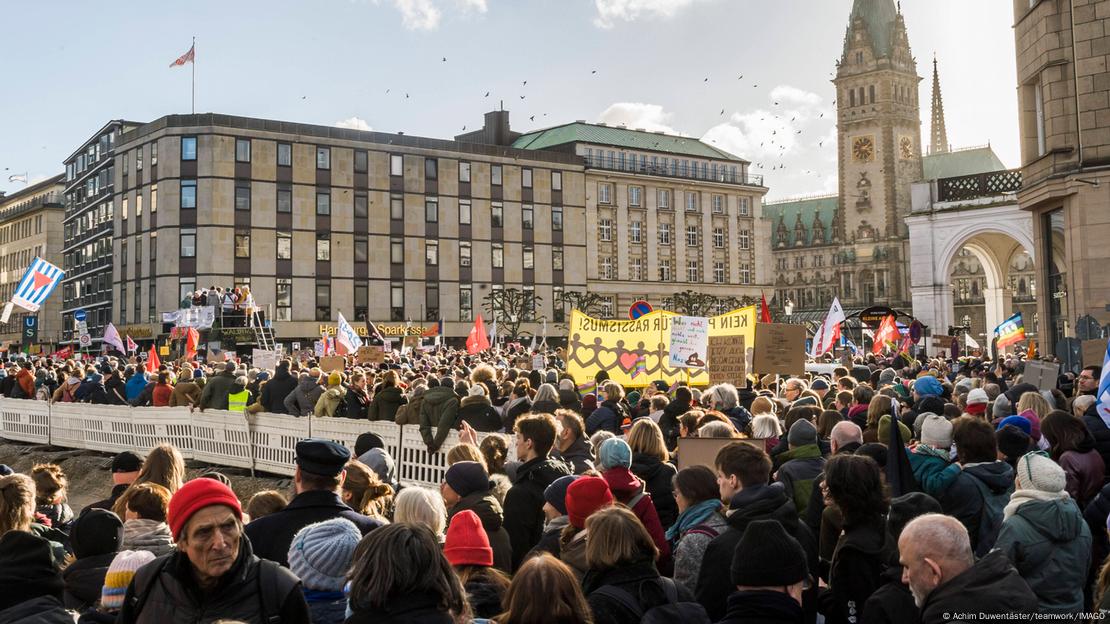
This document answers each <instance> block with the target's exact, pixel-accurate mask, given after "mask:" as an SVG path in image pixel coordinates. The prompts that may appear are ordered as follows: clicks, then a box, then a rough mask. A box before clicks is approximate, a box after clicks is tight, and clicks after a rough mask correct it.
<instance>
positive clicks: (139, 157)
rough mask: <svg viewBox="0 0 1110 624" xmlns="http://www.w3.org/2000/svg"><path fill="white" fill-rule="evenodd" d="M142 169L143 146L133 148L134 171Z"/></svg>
mask: <svg viewBox="0 0 1110 624" xmlns="http://www.w3.org/2000/svg"><path fill="white" fill-rule="evenodd" d="M142 170H143V148H141V147H140V148H138V149H136V150H135V171H142Z"/></svg>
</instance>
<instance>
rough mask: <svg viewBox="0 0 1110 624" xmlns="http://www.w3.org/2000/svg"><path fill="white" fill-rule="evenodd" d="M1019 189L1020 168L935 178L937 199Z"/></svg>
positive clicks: (986, 194) (944, 199)
mask: <svg viewBox="0 0 1110 624" xmlns="http://www.w3.org/2000/svg"><path fill="white" fill-rule="evenodd" d="M1020 190H1021V169H1009V170H1006V171H991V172H990V173H977V174H975V175H968V176H959V177H956V178H941V179H939V180H937V200H938V201H942V202H947V201H964V200H969V199H978V198H981V197H993V196H996V195H1003V194H1006V193H1016V192H1018V191H1020Z"/></svg>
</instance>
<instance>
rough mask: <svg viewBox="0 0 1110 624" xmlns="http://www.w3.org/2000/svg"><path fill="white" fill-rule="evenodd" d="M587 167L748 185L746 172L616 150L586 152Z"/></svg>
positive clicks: (726, 166)
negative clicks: (743, 177) (745, 177)
mask: <svg viewBox="0 0 1110 624" xmlns="http://www.w3.org/2000/svg"><path fill="white" fill-rule="evenodd" d="M585 158H586V166H588V167H598V168H601V169H614V170H617V171H634V172H639V173H649V174H655V175H670V176H672V177H684V178H694V179H699V180H713V181H718V182H736V183H745V182H747V180H746V179H742V176H745V175H746V173H747V172H746V171H745V169H744V168H742V167H740V168H738V167H737V166H736V165H726V164H724V163H716V162H709V161H698V160H690V159H688V158H685V159H678V158H670V157H667V156H662V157H660V156H659V155H658V154H651V155H648V154H637V153H629V152H618V151H615V150H605V149H601V148H598V149H596V150H595V149H594V148H592V147H587V148H586V153H585Z"/></svg>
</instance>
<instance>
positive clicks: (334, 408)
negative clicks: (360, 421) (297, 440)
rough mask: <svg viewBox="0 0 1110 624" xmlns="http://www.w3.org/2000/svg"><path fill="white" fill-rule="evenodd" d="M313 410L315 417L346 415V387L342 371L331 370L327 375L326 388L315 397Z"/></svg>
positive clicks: (339, 416) (341, 416)
mask: <svg viewBox="0 0 1110 624" xmlns="http://www.w3.org/2000/svg"><path fill="white" fill-rule="evenodd" d="M314 412H315V413H314V415H315V416H316V417H317V418H321V417H325V416H326V417H335V418H345V417H346V416H347V388H346V387H345V386H344V385H343V373H341V372H339V371H337V370H333V371H332V372H331V374H329V375H328V389H327V390H325V391H324V393H323V394H321V395H320V398H318V399H316V408H315V410H314Z"/></svg>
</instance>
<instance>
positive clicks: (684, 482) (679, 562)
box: [667, 466, 728, 594]
mask: <svg viewBox="0 0 1110 624" xmlns="http://www.w3.org/2000/svg"><path fill="white" fill-rule="evenodd" d="M674 494H675V496H674V497H675V501H676V502H677V503H678V512H679V513H678V519H677V520H676V521H675V523H674V524H673V525H672V526H671V527H670V528H669V529H667V541H668V542H669V543H670V544H671V553H672V554H673V556H674V580H675V582H676V583H678V584H679V585H681V586H683V587H685V588H686V589H688V590H690V593H691V594H692V593H693V592H694V590H695V589H697V584H698V571H700V570H701V559H702V556H703V555H705V549H706V547H708V546H709V542H711V541H713V538H714V537H717V536H718V535H720V534H721V533H724V531H725V529H726V528H727V527H728V523H726V522H725V516H724V514H723V513H722V512H721V508H722V507H723V504H722V503H721V494H720V490H719V489H718V488H717V477H716V475H714V474H713V471H712V470H710V469H709V468H706V467H705V466H690V467H689V468H683V469H682V470H680V471H679V473H678V474H677V475H675V477H674Z"/></svg>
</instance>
